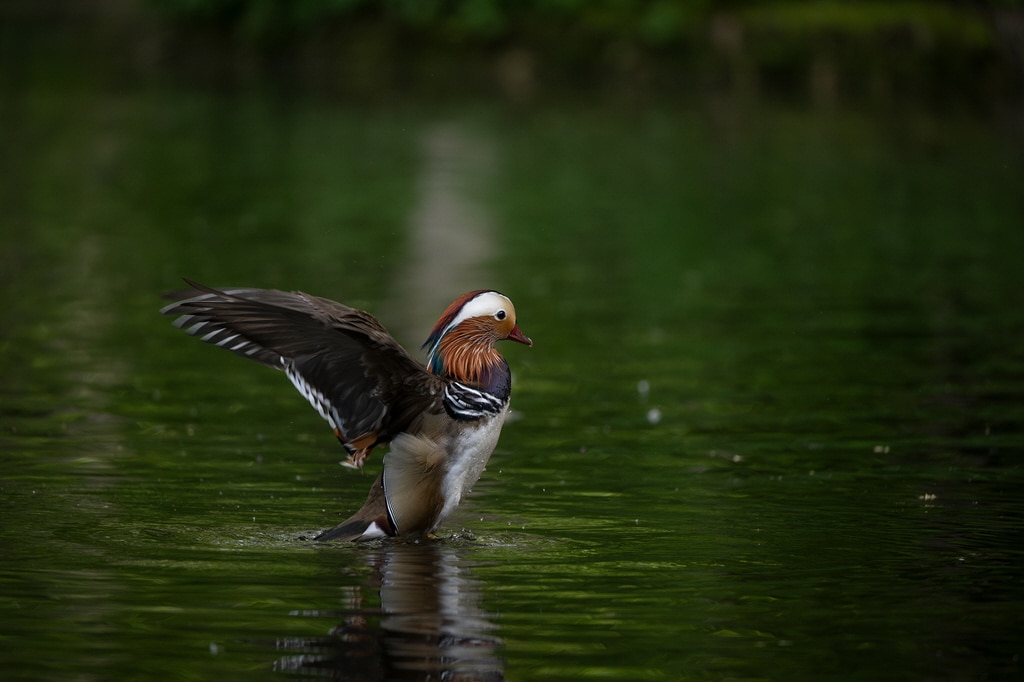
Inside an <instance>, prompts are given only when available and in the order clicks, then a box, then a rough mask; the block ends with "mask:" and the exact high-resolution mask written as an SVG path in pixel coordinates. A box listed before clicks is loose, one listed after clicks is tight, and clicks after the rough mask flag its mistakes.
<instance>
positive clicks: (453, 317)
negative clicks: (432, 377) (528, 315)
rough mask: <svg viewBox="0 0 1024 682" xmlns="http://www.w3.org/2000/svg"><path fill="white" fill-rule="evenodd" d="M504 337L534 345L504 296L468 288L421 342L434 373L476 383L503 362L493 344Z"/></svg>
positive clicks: (494, 292)
mask: <svg viewBox="0 0 1024 682" xmlns="http://www.w3.org/2000/svg"><path fill="white" fill-rule="evenodd" d="M505 339H508V340H510V341H516V342H518V343H523V344H526V345H527V346H532V345H533V341H531V340H530V338H529V337H527V336H526V335H525V334H523V332H522V331H521V330H520V329H519V325H517V324H516V309H515V306H513V305H512V301H510V300H509V299H508V297H507V296H504V295H503V294H500V293H498V292H497V291H490V290H486V289H484V290H478V291H470V292H469V293H466V294H463V295H462V296H460V297H459V298H457V299H455V301H454V302H453V303H452V304H451V305H450V306H448V309H447V310H445V311H444V314H442V315H441V318H440V319H439V320H438V321H437V324H436V325H434V329H433V330H432V331H431V332H430V336H428V337H427V340H426V342H425V343H424V344H423V347H424V348H428V349H429V351H428V355H427V367H429V368H430V371H431V372H433V373H434V374H447V375H450V376H452V377H453V378H455V379H457V380H459V381H465V382H474V383H478V382H480V381H481V377H482V376H483V375H484V374H485V373H486V372H488V371H489V370H491V369H493V368H495V367H497V366H500V365H501V364H502V363H504V359H503V358H502V357H501V354H500V353H499V352H498V351H497V349H495V347H494V344H495V343H497V342H498V341H502V340H505Z"/></svg>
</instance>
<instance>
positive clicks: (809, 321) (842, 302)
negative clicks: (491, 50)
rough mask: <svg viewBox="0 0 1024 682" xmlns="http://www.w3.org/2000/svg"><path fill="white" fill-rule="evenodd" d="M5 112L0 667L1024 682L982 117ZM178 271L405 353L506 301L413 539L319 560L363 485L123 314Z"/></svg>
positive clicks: (1015, 349) (1012, 460) (265, 375)
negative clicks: (453, 486)
mask: <svg viewBox="0 0 1024 682" xmlns="http://www.w3.org/2000/svg"><path fill="white" fill-rule="evenodd" d="M723 107H724V108H723ZM5 115H6V120H7V125H6V126H5V127H6V131H5V134H4V136H3V138H2V139H3V147H4V149H3V150H0V151H2V156H3V157H4V158H5V159H6V163H4V165H3V182H2V183H0V187H2V190H0V201H2V208H3V210H2V215H3V219H2V220H3V223H2V240H3V242H2V249H0V253H2V254H3V255H2V259H3V260H2V264H3V265H2V274H0V281H2V283H3V288H2V294H0V295H2V304H3V305H2V307H0V309H2V310H3V312H2V325H0V326H2V329H3V333H2V334H3V335H2V340H0V343H2V347H3V351H4V355H5V358H6V360H7V362H6V364H5V367H6V370H5V379H4V382H3V385H2V388H0V420H2V429H0V450H2V452H3V456H2V459H0V504H2V513H0V519H2V521H0V542H2V544H3V547H4V548H5V549H4V552H3V560H2V562H0V605H2V607H0V614H2V615H0V639H2V646H0V651H2V653H0V665H2V670H3V673H4V677H5V679H33V680H40V679H53V680H57V679H71V678H75V679H137V680H138V679H167V678H168V677H173V678H175V679H241V678H245V679H259V678H278V679H279V678H281V677H282V676H284V677H288V676H306V675H313V674H318V675H324V676H333V677H336V678H339V679H354V680H376V679H437V678H438V677H439V676H440V675H441V674H442V673H444V674H451V675H458V676H460V677H459V678H460V679H504V678H507V679H515V680H526V679H530V680H544V679H550V680H565V679H590V678H593V679H664V680H676V679H735V678H747V679H807V680H818V679H829V678H832V679H840V678H841V679H871V680H875V679H922V678H923V679H958V680H963V679H1009V678H1013V677H1015V676H1018V675H1019V674H1020V673H1021V662H1020V656H1021V653H1022V636H1021V634H1020V633H1021V632H1024V627H1022V626H1024V622H1022V617H1021V615H1020V614H1021V613H1022V612H1024V609H1022V607H1024V603H1022V590H1021V588H1020V583H1021V571H1020V567H1021V565H1022V560H1024V556H1022V555H1024V550H1022V547H1024V545H1022V544H1021V538H1022V537H1024V533H1022V530H1024V502H1022V497H1021V483H1022V480H1024V476H1022V469H1021V456H1022V454H1024V431H1022V428H1021V427H1022V424H1021V408H1022V405H1024V400H1022V398H1024V349H1022V348H1024V347H1022V346H1021V344H1020V343H1019V339H1020V338H1021V337H1022V334H1024V308H1022V307H1021V306H1020V304H1019V298H1020V292H1021V291H1022V290H1024V270H1022V268H1021V267H1020V265H1019V262H1020V254H1021V253H1024V231H1022V230H1021V229H1020V228H1021V225H1022V224H1024V222H1022V218H1024V195H1022V193H1021V192H1020V189H1019V188H1020V184H1021V179H1022V177H1024V174H1022V161H1021V159H1022V156H1021V144H1020V140H1019V139H1018V138H1017V137H1015V136H1014V135H1013V134H1012V133H1010V132H1008V131H1006V130H1004V129H1002V128H1000V127H999V126H998V125H995V124H993V123H991V122H989V121H987V120H982V119H981V118H980V117H978V116H974V115H967V114H962V113H961V114H956V113H949V112H946V113H942V112H934V111H928V110H915V109H906V110H902V109H896V110H893V111H885V112H874V111H870V110H868V111H865V110H860V109H857V108H849V109H833V110H830V111H828V112H821V111H814V110H806V109H803V108H801V107H798V106H792V105H787V106H783V105H771V104H766V103H765V104H758V105H750V106H749V107H742V108H741V107H738V106H733V105H729V103H728V102H725V103H722V102H717V103H716V105H715V106H713V107H712V106H705V105H704V103H702V102H700V101H697V102H689V103H680V102H675V103H663V104H651V105H649V106H644V107H642V108H640V107H634V106H630V107H624V106H619V105H606V104H600V103H596V102H587V103H561V104H555V103H547V104H537V105H534V106H530V107H525V108H523V107H519V108H515V109H508V108H505V107H503V106H501V105H496V104H493V103H486V102H483V103H481V102H461V103H450V104H445V105H440V104H433V105H424V104H416V103H401V104H390V105H387V106H376V107H372V108H367V107H361V106H355V105H353V104H342V103H337V102H325V101H323V100H320V99H317V98H316V97H312V96H310V97H305V96H293V97H289V98H287V99H283V98H281V97H280V96H279V95H278V93H277V92H276V91H275V90H273V89H268V90H266V91H263V90H260V89H254V90H252V91H245V92H233V93H229V94H213V93H209V92H197V91H194V90H191V89H189V88H187V87H186V86H181V85H179V86H173V87H170V86H168V87H163V88H160V87H156V88H153V89H150V90H146V91H129V92H124V91H111V90H109V89H105V88H103V87H92V86H90V87H81V88H77V89H73V90H70V91H69V90H68V89H67V88H66V87H52V88H48V87H43V86H25V87H22V88H20V89H17V90H16V91H15V92H13V93H10V99H9V100H8V104H7V109H6V114H5ZM14 159H17V161H14ZM182 275H185V276H189V277H192V278H195V279H197V280H199V281H201V282H208V283H210V284H213V285H251V286H266V287H280V288H286V289H302V290H305V291H309V292H311V293H315V294H319V295H324V296H328V297H332V298H336V299H339V300H343V301H345V302H347V303H350V304H353V305H357V306H361V307H365V308H367V309H369V310H372V311H373V312H375V313H377V314H379V315H380V316H381V318H382V319H383V320H384V322H385V324H386V325H388V326H389V328H391V329H393V331H394V332H395V334H396V336H398V337H399V339H400V340H401V341H402V342H403V343H405V344H407V346H408V347H410V348H415V347H417V346H418V344H419V342H420V341H421V340H422V338H423V337H425V335H426V332H427V331H428V330H429V327H430V325H431V324H432V323H433V321H434V319H435V318H436V316H437V315H438V314H439V313H440V312H441V310H442V309H443V306H444V305H445V304H446V303H447V302H448V301H449V300H451V299H452V298H454V297H455V296H456V295H458V294H459V293H461V292H462V291H464V290H469V289H474V288H480V287H494V288H497V289H500V290H502V291H504V292H505V293H507V294H509V295H510V296H511V297H512V299H513V300H514V301H515V303H516V306H517V309H518V311H519V317H520V324H521V326H522V328H523V330H524V331H525V332H526V333H527V334H529V335H530V336H531V337H532V338H533V339H534V341H535V346H534V347H533V348H532V349H526V348H520V347H514V348H510V347H507V348H505V349H504V351H505V354H506V357H507V358H508V360H509V363H510V365H511V366H512V368H513V372H514V381H515V383H514V389H513V408H514V410H515V414H514V417H515V418H514V420H512V421H511V422H510V423H509V424H508V425H507V426H506V428H505V432H504V434H503V436H502V440H501V442H500V444H499V446H498V449H497V451H496V452H495V454H494V457H493V458H492V460H491V464H490V466H489V467H488V470H487V472H486V473H485V475H484V478H483V479H482V480H481V482H480V484H478V486H477V488H476V490H474V493H473V495H472V496H471V497H470V498H469V499H468V500H467V502H466V503H465V504H464V506H463V507H462V509H461V510H460V512H459V513H458V514H457V515H456V516H455V517H454V518H452V519H451V520H450V521H449V522H448V524H447V525H446V527H445V528H444V529H443V531H442V533H441V536H442V537H441V539H439V540H437V541H423V542H419V543H403V542H397V543H384V544H379V543H377V544H373V543H371V544H368V545H359V546H322V545H318V544H316V543H313V542H311V541H310V540H309V538H310V537H311V536H312V535H313V534H314V533H316V532H318V531H319V530H320V529H323V528H326V527H329V526H332V525H334V524H335V523H337V521H338V520H339V519H340V518H343V517H344V516H346V515H347V514H348V513H349V512H351V511H352V510H353V509H355V508H356V507H357V506H358V505H359V503H360V502H361V500H362V498H363V496H364V495H365V492H366V490H367V489H368V487H369V484H370V482H371V481H372V477H371V476H372V474H371V473H370V472H368V473H367V474H358V473H353V472H351V471H348V470H345V469H342V468H341V467H339V466H338V464H337V463H338V461H339V460H340V459H342V458H343V453H342V451H341V450H340V448H338V447H337V445H336V443H334V439H333V438H332V437H331V435H330V433H329V430H328V428H327V427H326V425H325V424H324V423H323V422H322V421H321V420H320V419H319V417H318V416H317V415H316V414H315V413H314V412H313V411H312V410H311V409H310V408H309V407H308V405H306V404H305V403H304V401H303V400H302V399H301V397H300V396H298V395H297V394H296V393H295V392H294V391H293V390H292V389H291V387H290V385H289V383H288V382H287V381H286V380H285V377H283V376H282V375H280V374H278V373H275V372H272V371H270V370H267V369H266V368H263V367H260V366H257V365H255V364H251V363H246V362H244V361H242V360H240V359H238V358H236V357H234V356H232V355H230V354H228V353H224V352H222V351H219V350H218V349H215V348H212V347H208V346H204V345H202V344H199V343H197V342H196V341H195V340H194V339H190V338H187V337H186V336H185V335H183V334H181V333H180V332H178V331H177V330H174V329H172V328H171V327H170V326H169V324H168V320H167V319H165V318H161V317H160V316H159V315H157V312H156V311H157V309H158V308H159V307H160V305H161V303H162V302H161V300H160V298H159V294H160V292H161V291H165V290H168V289H173V288H175V287H177V286H179V280H178V277H180V276H182ZM509 345H511V344H509ZM376 466H379V453H378V454H377V455H375V461H374V462H372V463H371V464H370V465H369V466H368V469H369V470H371V472H375V471H376Z"/></svg>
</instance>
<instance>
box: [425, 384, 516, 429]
mask: <svg viewBox="0 0 1024 682" xmlns="http://www.w3.org/2000/svg"><path fill="white" fill-rule="evenodd" d="M441 402H442V404H444V410H445V412H447V413H448V416H449V417H451V418H452V419H458V420H459V421H471V420H474V419H482V418H483V417H493V416H494V415H496V414H500V413H501V412H502V410H504V409H505V406H506V405H508V398H507V397H506V398H502V397H501V396H497V395H494V394H493V393H488V392H487V391H482V390H480V389H477V388H472V387H470V386H467V385H465V384H460V383H459V382H457V381H453V382H451V383H449V384H447V385H446V386H445V387H444V393H443V395H442V399H441Z"/></svg>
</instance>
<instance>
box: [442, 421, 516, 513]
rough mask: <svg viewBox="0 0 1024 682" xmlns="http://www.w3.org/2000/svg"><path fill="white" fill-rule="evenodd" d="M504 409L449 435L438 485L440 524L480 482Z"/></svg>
mask: <svg viewBox="0 0 1024 682" xmlns="http://www.w3.org/2000/svg"><path fill="white" fill-rule="evenodd" d="M507 414H508V408H507V407H506V409H505V410H502V412H500V413H499V414H497V415H495V416H493V417H491V418H490V419H485V420H481V421H480V423H479V424H477V425H476V426H474V427H473V428H468V429H467V428H461V429H459V431H458V432H457V433H456V434H454V435H453V437H452V440H451V442H450V444H449V446H448V448H449V452H450V453H451V454H450V456H449V460H448V463H449V466H448V469H447V471H446V472H445V474H444V478H443V479H442V482H441V487H442V490H443V491H444V506H443V507H442V508H441V513H440V514H438V517H437V525H440V524H441V522H442V521H444V520H445V518H447V517H448V515H449V514H451V513H452V512H453V511H455V508H456V507H458V506H459V503H460V502H461V501H462V497H463V495H465V494H466V493H467V492H469V490H470V489H471V488H472V487H473V484H475V483H476V482H477V481H478V480H479V479H480V474H482V473H483V472H484V468H485V467H486V466H487V460H489V459H490V458H491V453H492V452H494V447H495V446H496V445H497V444H498V436H499V435H500V434H501V427H502V425H503V424H504V423H505V417H506V415H507Z"/></svg>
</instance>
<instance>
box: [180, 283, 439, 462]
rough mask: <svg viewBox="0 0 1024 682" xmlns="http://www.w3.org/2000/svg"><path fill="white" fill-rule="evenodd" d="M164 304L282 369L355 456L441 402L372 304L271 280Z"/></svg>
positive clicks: (224, 344)
mask: <svg viewBox="0 0 1024 682" xmlns="http://www.w3.org/2000/svg"><path fill="white" fill-rule="evenodd" d="M185 281H186V282H187V283H188V284H189V285H190V286H192V287H193V288H194V289H195V292H194V293H196V294H197V295H194V296H190V297H189V298H186V299H185V300H181V301H178V302H176V303H172V304H170V305H168V306H166V307H164V308H163V309H162V310H161V311H160V312H161V313H163V314H164V315H178V316H179V317H178V318H177V319H176V320H175V321H174V325H175V326H176V327H178V328H180V329H182V330H184V331H185V332H186V333H188V334H190V335H192V336H196V337H198V338H199V339H200V340H201V341H205V342H206V343H211V344H213V345H215V346H220V347H221V348H224V349H227V350H230V351H231V352H233V353H236V354H238V355H241V356H242V357H246V358H249V359H251V360H255V361H257V362H261V363H263V364H265V365H268V366H270V367H273V368H275V369H279V370H282V371H284V372H285V373H286V374H287V375H288V378H289V379H290V380H291V382H292V384H294V385H295V388H297V389H298V390H299V392H300V393H302V395H304V396H305V397H306V399H307V400H309V402H310V404H312V405H313V407H314V408H316V410H317V412H319V413H320V415H321V416H322V417H323V418H324V419H326V420H327V421H328V423H330V425H331V427H332V428H333V429H334V432H335V435H336V436H337V437H338V439H339V440H340V441H341V442H342V444H343V445H345V448H346V450H348V452H349V455H350V458H351V460H352V462H353V463H354V464H356V465H357V466H361V464H362V460H363V459H365V457H366V455H367V454H368V453H369V451H370V449H371V448H373V446H374V445H376V444H378V443H382V442H387V441H388V440H390V439H391V438H392V437H394V436H395V435H396V434H398V433H400V432H402V431H404V430H405V429H406V428H408V426H409V424H410V423H411V422H412V421H413V420H414V419H415V418H416V417H417V416H418V415H420V414H422V413H423V412H425V411H432V410H436V409H439V398H438V396H439V395H440V391H439V380H438V378H437V377H436V376H435V375H433V374H431V373H430V372H428V371H427V369H426V368H425V367H424V366H423V365H422V364H421V363H419V362H417V361H416V360H415V359H413V358H412V357H411V356H410V355H409V354H408V353H407V352H406V351H405V349H404V348H402V347H401V346H400V345H399V344H398V342H396V341H395V340H394V339H393V338H392V337H391V335H390V334H388V332H387V330H386V329H384V327H383V326H382V325H381V324H380V322H378V321H377V319H376V318H374V317H373V316H372V315H370V314H369V313H366V312H364V311H362V310H356V309H355V308H351V307H349V306H346V305H343V304H341V303H337V302H335V301H331V300H329V299H326V298H319V297H317V296H310V295H309V294H305V293H302V292H285V291H278V290H274V289H234V288H233V289H224V290H217V289H212V288H210V287H206V286H203V285H200V284H196V283H195V282H192V281H189V280H185Z"/></svg>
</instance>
